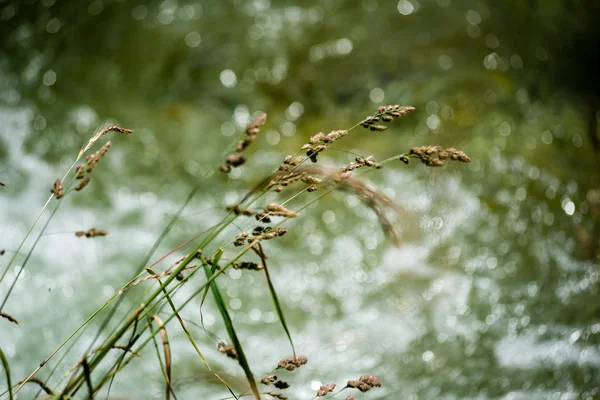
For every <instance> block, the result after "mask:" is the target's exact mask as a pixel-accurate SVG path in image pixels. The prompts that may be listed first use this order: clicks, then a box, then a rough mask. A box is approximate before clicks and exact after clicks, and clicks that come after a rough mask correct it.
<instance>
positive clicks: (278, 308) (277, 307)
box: [256, 242, 296, 358]
mask: <svg viewBox="0 0 600 400" xmlns="http://www.w3.org/2000/svg"><path fill="white" fill-rule="evenodd" d="M256 246H258V252H257V253H258V255H259V256H260V260H261V262H262V265H263V267H264V270H265V277H266V278H267V284H268V285H269V292H271V298H272V299H273V304H274V305H275V311H277V316H278V317H279V321H280V322H281V325H282V326H283V330H284V331H285V334H286V335H287V337H288V340H289V341H290V345H291V346H292V353H293V355H294V358H296V349H295V348H294V342H293V341H292V335H291V334H290V330H289V329H288V326H287V324H286V322H285V316H284V315H283V309H282V308H281V304H280V303H279V298H278V297H277V293H276V292H275V286H273V282H272V281H271V276H270V275H269V269H268V268H267V257H266V256H265V252H264V251H263V248H262V246H261V244H260V242H259V243H257V244H256Z"/></svg>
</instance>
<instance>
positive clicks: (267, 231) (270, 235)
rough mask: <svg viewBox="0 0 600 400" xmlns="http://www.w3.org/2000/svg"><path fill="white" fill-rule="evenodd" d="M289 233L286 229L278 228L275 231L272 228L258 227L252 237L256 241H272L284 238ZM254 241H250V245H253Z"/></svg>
mask: <svg viewBox="0 0 600 400" xmlns="http://www.w3.org/2000/svg"><path fill="white" fill-rule="evenodd" d="M287 232H288V230H287V229H285V228H276V229H273V228H271V227H270V226H257V227H256V228H254V230H253V231H252V236H254V240H271V239H275V238H276V237H279V236H283V235H285V234H286V233H287ZM252 241H253V239H248V243H251V242H252Z"/></svg>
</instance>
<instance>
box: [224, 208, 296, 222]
mask: <svg viewBox="0 0 600 400" xmlns="http://www.w3.org/2000/svg"><path fill="white" fill-rule="evenodd" d="M227 211H230V212H233V213H234V214H235V215H244V216H251V215H254V216H255V217H256V220H257V221H261V222H264V223H267V224H268V223H271V218H270V217H271V216H275V217H285V218H296V217H297V216H298V214H297V213H295V212H293V211H292V210H289V209H287V208H285V207H284V206H282V205H279V204H276V203H271V204H269V205H267V206H266V207H265V208H264V209H263V210H262V211H255V210H251V209H249V208H242V207H241V206H240V204H239V203H237V204H234V205H231V206H228V207H227Z"/></svg>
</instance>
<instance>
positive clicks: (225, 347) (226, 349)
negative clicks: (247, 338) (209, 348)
mask: <svg viewBox="0 0 600 400" xmlns="http://www.w3.org/2000/svg"><path fill="white" fill-rule="evenodd" d="M217 349H218V350H219V351H220V352H221V353H223V354H225V355H226V356H227V357H229V358H232V359H234V360H237V358H238V356H237V352H236V351H235V349H234V348H233V345H231V344H224V343H219V346H218V347H217Z"/></svg>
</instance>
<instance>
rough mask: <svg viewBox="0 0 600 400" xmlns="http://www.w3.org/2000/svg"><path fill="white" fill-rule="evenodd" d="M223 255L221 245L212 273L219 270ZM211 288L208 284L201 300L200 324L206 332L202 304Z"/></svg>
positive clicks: (213, 262) (215, 257)
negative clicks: (218, 266)
mask: <svg viewBox="0 0 600 400" xmlns="http://www.w3.org/2000/svg"><path fill="white" fill-rule="evenodd" d="M222 256H223V249H222V248H221V247H219V249H218V250H217V252H216V254H215V256H214V258H213V261H212V268H211V269H210V273H211V275H212V274H214V273H215V271H216V270H217V265H219V261H220V260H221V257H222ZM201 257H202V262H203V263H204V264H207V262H206V260H205V259H204V256H202V255H201ZM209 289H210V286H206V288H205V289H204V293H202V300H200V325H202V329H204V331H205V332H207V330H206V328H205V327H204V315H203V314H202V306H203V305H204V300H206V296H207V295H208V290H209ZM207 333H208V332H207Z"/></svg>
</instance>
